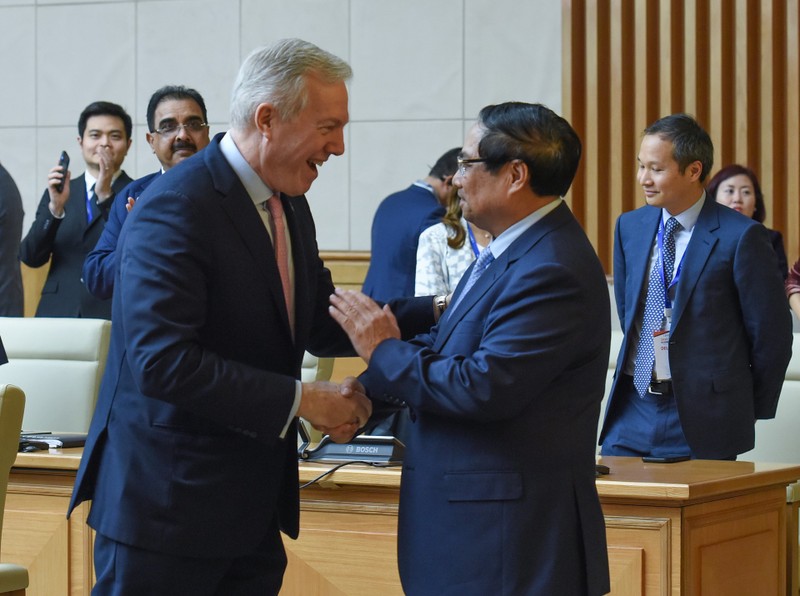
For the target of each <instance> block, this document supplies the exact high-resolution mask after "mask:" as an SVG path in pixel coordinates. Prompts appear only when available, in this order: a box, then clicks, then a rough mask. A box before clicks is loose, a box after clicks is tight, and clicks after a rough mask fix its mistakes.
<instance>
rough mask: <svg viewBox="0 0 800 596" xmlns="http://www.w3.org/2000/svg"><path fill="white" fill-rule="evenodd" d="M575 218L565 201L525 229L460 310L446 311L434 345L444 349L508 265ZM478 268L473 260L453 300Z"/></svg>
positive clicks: (494, 264)
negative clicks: (445, 344)
mask: <svg viewBox="0 0 800 596" xmlns="http://www.w3.org/2000/svg"><path fill="white" fill-rule="evenodd" d="M572 218H573V216H572V212H571V211H570V210H569V207H567V204H566V203H562V204H561V205H559V206H558V207H557V208H556V209H554V210H553V211H552V212H550V213H548V214H547V215H545V216H544V217H543V218H542V219H540V220H539V221H537V222H536V223H535V224H533V225H532V226H531V227H530V228H528V229H527V230H525V231H524V232H523V233H522V235H521V236H520V237H519V238H517V239H516V240H514V242H512V243H511V246H509V247H508V248H507V249H506V250H505V251H504V252H503V254H501V255H500V256H499V257H496V258H495V260H494V262H493V263H492V264H491V265H489V266H488V267H487V268H486V270H485V271H484V272H483V275H481V276H480V278H478V281H476V282H475V285H473V286H472V287H471V288H470V290H469V293H468V294H466V295H465V296H464V298H462V299H461V302H460V304H458V306H457V307H456V309H455V310H454V311H452V312H448V313H447V314H446V316H445V318H444V320H443V321H442V322H441V323H440V324H439V329H438V332H437V336H436V342H435V344H434V346H433V349H434V350H436V351H438V350H439V349H440V348H441V346H442V345H443V344H444V343H445V342H446V341H447V339H448V338H449V337H450V334H451V333H452V332H453V330H454V329H455V327H456V326H457V325H458V323H459V321H461V320H462V319H463V318H464V316H465V315H466V314H467V313H468V312H469V311H470V310H472V308H473V307H474V306H475V305H476V304H477V303H478V302H480V301H481V300H482V299H483V297H484V296H485V295H486V292H488V291H489V289H490V288H491V287H492V286H493V285H494V284H495V283H497V281H498V280H499V279H500V278H501V277H502V276H503V274H504V273H505V272H506V271H507V270H508V268H509V267H511V266H512V265H513V264H514V262H515V261H517V260H518V259H519V258H520V257H521V256H522V255H524V254H526V253H528V252H529V251H530V250H532V249H533V247H534V246H535V245H536V243H537V242H539V240H541V239H542V238H543V237H544V236H545V235H547V234H548V233H550V232H551V231H553V230H555V229H557V228H559V227H561V226H562V225H564V224H565V223H567V222H568V221H569V220H570V219H572ZM474 267H475V262H473V263H472V265H470V267H469V269H468V270H467V271H466V273H464V276H463V277H462V278H461V281H459V283H458V289H457V292H456V294H455V295H454V296H453V300H455V299H456V296H457V295H458V293H460V292H461V291H463V287H464V285H465V284H466V281H467V279H469V276H470V275H471V273H472V269H473V268H474Z"/></svg>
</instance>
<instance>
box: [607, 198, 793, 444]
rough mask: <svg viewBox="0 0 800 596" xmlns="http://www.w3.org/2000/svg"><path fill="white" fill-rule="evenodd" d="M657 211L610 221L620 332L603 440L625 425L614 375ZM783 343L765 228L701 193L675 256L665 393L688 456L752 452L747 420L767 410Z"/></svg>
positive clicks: (783, 311)
mask: <svg viewBox="0 0 800 596" xmlns="http://www.w3.org/2000/svg"><path fill="white" fill-rule="evenodd" d="M660 217H661V209H660V208H656V207H650V206H645V207H642V208H640V209H637V210H636V211H632V212H629V213H624V214H622V215H621V216H620V217H619V219H618V220H617V226H616V232H615V239H614V291H615V294H616V301H617V311H618V314H619V320H620V323H621V325H622V329H623V331H624V332H625V338H624V340H623V342H622V346H621V349H620V352H619V357H618V358H617V370H616V374H615V380H614V384H613V386H612V388H611V394H610V397H609V400H608V405H607V407H606V419H605V421H604V424H603V430H602V432H601V435H600V442H601V443H602V442H603V441H604V440H605V438H606V435H607V434H608V432H609V428H610V427H611V425H612V423H614V422H615V421H616V420H618V419H620V418H621V420H622V423H623V424H624V423H625V416H626V408H625V407H624V405H625V403H626V399H625V398H624V396H622V395H621V390H620V387H621V386H622V384H621V383H620V378H621V375H622V370H623V369H624V366H625V362H626V360H627V358H628V355H629V350H630V349H631V345H630V343H629V338H630V332H631V329H632V328H633V325H634V322H635V320H636V317H637V316H638V317H641V313H642V308H643V304H644V285H645V284H644V280H645V279H646V277H647V276H648V275H649V269H650V254H651V248H652V246H653V239H654V237H655V234H656V229H657V227H658V222H659V218H660ZM791 348H792V323H791V316H790V314H789V307H788V305H787V303H786V298H785V296H784V293H783V280H782V279H781V277H780V276H779V275H778V268H777V265H776V256H775V252H774V251H773V249H772V247H771V245H770V240H769V237H768V234H767V229H766V228H765V227H764V226H762V225H761V224H759V223H758V222H756V221H753V220H751V219H749V218H747V217H746V216H743V215H741V214H739V213H736V212H735V211H732V210H731V209H728V208H727V207H724V206H722V205H718V204H717V203H716V202H714V200H712V199H706V200H705V204H704V205H703V207H702V210H701V211H700V214H699V217H698V219H697V223H696V224H695V227H694V231H693V232H692V237H691V240H690V241H689V245H688V246H687V247H686V252H685V254H684V257H683V263H682V269H681V274H680V280H679V282H678V283H677V286H676V293H675V297H674V300H673V312H672V327H671V335H670V345H669V362H670V368H671V371H672V383H673V393H674V396H675V400H676V402H677V410H678V415H679V418H680V423H681V427H682V429H683V434H684V435H685V438H686V441H687V442H688V445H689V447H690V449H691V452H692V455H693V456H694V457H698V458H703V459H720V458H728V457H732V456H734V455H736V454H739V453H743V452H745V451H749V450H750V449H752V448H753V445H754V441H755V429H754V421H755V420H756V419H757V418H773V417H774V416H775V410H776V408H777V405H778V397H779V396H780V392H781V386H782V385H783V378H784V374H785V372H786V367H787V365H788V363H789V359H790V357H791ZM622 428H624V426H623V427H622Z"/></svg>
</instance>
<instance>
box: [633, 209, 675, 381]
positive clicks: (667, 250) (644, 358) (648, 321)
mask: <svg viewBox="0 0 800 596" xmlns="http://www.w3.org/2000/svg"><path fill="white" fill-rule="evenodd" d="M679 227H680V224H679V223H678V220H677V219H675V218H674V217H670V218H669V219H668V220H667V224H666V226H665V227H664V243H663V248H662V255H661V258H663V259H664V279H665V280H666V285H667V286H669V284H670V282H671V281H672V269H673V268H674V267H675V235H674V234H675V231H676V230H677V229H678V228H679ZM661 258H658V259H656V262H655V264H654V265H653V268H652V269H651V270H650V281H649V282H648V284H647V299H646V300H645V303H644V318H643V319H642V333H641V335H640V336H639V348H638V349H637V350H636V361H635V363H634V370H633V386H634V387H636V391H638V392H639V395H642V396H643V395H644V394H645V393H647V388H648V387H649V386H650V381H651V380H652V377H653V364H654V362H655V353H654V352H653V332H654V331H657V330H658V329H660V328H661V321H662V319H663V317H664V302H665V301H664V298H665V296H666V294H665V287H664V281H662V279H661V273H660V271H659V267H661Z"/></svg>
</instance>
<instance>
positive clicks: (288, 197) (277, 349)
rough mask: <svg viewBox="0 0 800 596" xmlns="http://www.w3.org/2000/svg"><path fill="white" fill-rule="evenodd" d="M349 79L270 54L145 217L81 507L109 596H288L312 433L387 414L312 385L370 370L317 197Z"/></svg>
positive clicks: (240, 85)
mask: <svg viewBox="0 0 800 596" xmlns="http://www.w3.org/2000/svg"><path fill="white" fill-rule="evenodd" d="M350 76H351V70H350V67H349V66H348V65H347V63H346V62H344V61H343V60H341V59H339V58H337V57H335V56H333V55H331V54H329V53H328V52H325V51H324V50H321V49H320V48H318V47H316V46H315V45H312V44H310V43H307V42H304V41H301V40H297V39H289V40H282V41H279V42H277V43H275V44H274V45H273V46H271V47H267V48H259V49H257V50H255V51H254V52H253V53H252V54H250V56H248V58H247V59H246V60H245V62H244V64H243V65H242V67H241V69H240V71H239V75H238V77H237V79H236V83H235V85H234V90H233V94H232V102H231V124H232V127H231V129H230V130H229V131H228V132H225V133H221V134H218V135H217V136H216V137H214V139H213V140H212V141H211V143H210V144H209V145H208V146H207V147H206V148H205V149H204V150H203V151H200V152H198V153H197V154H196V155H194V156H192V157H190V158H189V159H186V160H185V161H183V162H182V163H181V164H180V165H179V166H178V167H175V168H172V169H170V170H168V171H167V172H165V173H164V174H163V175H161V176H160V177H159V178H158V180H156V181H155V182H153V183H152V184H151V185H150V186H149V187H148V189H147V191H146V192H145V193H144V194H142V196H141V197H140V198H139V199H138V200H137V202H136V206H135V207H134V208H133V209H132V210H131V212H130V214H129V215H128V218H127V220H126V222H125V225H124V226H123V228H122V233H121V234H120V239H119V248H118V249H117V256H116V259H117V262H118V271H117V277H116V284H115V289H114V296H113V304H114V316H113V321H112V327H111V329H112V331H111V334H112V336H111V346H110V349H109V355H108V364H107V366H106V373H105V377H104V379H103V383H102V386H101V389H100V395H99V397H98V401H97V407H96V409H95V414H94V418H93V420H92V425H91V428H90V430H89V436H88V438H87V441H86V448H85V450H84V455H83V458H82V460H81V467H80V469H79V471H78V476H77V478H76V483H75V492H74V494H73V500H72V503H71V507H70V510H71V508H72V507H74V506H75V505H76V504H77V503H80V502H81V501H84V500H89V499H90V500H92V506H91V512H90V514H89V519H88V522H89V525H91V527H92V528H94V529H95V530H96V532H97V534H96V536H97V538H96V541H95V556H94V560H95V568H96V572H97V585H96V586H95V593H96V594H148V595H150V596H158V595H173V594H192V595H194V596H202V595H211V594H219V595H223V594H225V595H227V594H277V593H278V590H279V589H280V585H281V582H282V577H283V571H284V568H285V566H286V554H285V552H284V548H283V543H282V539H281V535H280V531H281V530H282V531H283V532H285V533H286V534H287V535H289V536H290V537H297V534H298V526H299V498H298V484H299V483H298V471H297V442H296V437H297V430H296V429H297V426H296V420H295V417H296V416H302V417H303V418H305V419H306V420H308V421H310V422H311V423H312V424H313V425H315V426H316V427H317V428H319V429H321V430H324V431H325V432H327V433H328V434H330V435H331V437H332V438H333V439H334V440H339V441H346V440H348V439H349V438H350V437H352V436H353V434H354V433H355V431H356V429H357V428H359V427H361V426H362V425H363V424H364V422H365V421H366V419H367V417H368V416H369V415H370V413H371V406H370V403H369V401H368V400H367V399H366V397H365V396H364V395H363V394H361V393H359V392H358V387H357V383H355V382H353V381H350V382H348V383H346V384H345V385H344V386H341V387H340V386H339V385H336V384H334V383H324V382H314V383H301V382H300V381H299V380H298V379H299V375H300V369H301V363H302V359H303V353H304V351H305V350H309V351H310V352H312V353H315V354H317V355H320V356H329V355H337V354H341V353H342V351H344V350H347V351H352V345H351V344H350V342H349V340H348V339H347V336H346V335H345V334H344V333H343V332H342V330H341V329H340V328H339V327H338V325H337V324H336V323H335V322H334V321H333V320H332V319H331V318H330V316H329V315H328V310H327V304H328V296H329V295H330V293H331V292H332V291H333V283H332V281H331V277H330V272H329V271H328V270H327V269H325V267H324V266H323V264H322V261H321V259H320V258H319V253H318V251H317V243H316V238H315V228H314V221H313V218H312V216H311V210H310V208H309V205H308V202H307V201H306V199H305V197H304V196H303V195H304V193H305V192H306V191H308V189H309V188H310V187H311V185H312V183H313V182H314V180H315V179H316V178H317V176H318V169H319V167H320V165H322V164H324V163H325V162H326V161H327V160H328V159H329V158H331V157H335V156H339V155H341V154H342V153H343V152H344V149H345V147H344V127H345V125H346V124H347V122H348V119H349V116H348V105H347V87H346V85H345V81H346V80H347V79H349V78H350ZM417 305H418V307H419V312H420V326H421V325H430V324H431V323H432V321H433V305H432V302H431V301H430V299H420V301H418V303H417ZM423 313H426V314H427V316H423ZM412 332H413V330H412Z"/></svg>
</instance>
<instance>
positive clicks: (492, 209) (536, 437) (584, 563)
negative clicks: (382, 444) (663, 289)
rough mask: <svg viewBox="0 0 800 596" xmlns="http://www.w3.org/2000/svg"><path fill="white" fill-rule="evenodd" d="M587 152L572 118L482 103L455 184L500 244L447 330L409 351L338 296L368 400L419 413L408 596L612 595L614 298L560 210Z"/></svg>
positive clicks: (356, 302)
mask: <svg viewBox="0 0 800 596" xmlns="http://www.w3.org/2000/svg"><path fill="white" fill-rule="evenodd" d="M580 155H581V143H580V140H579V139H578V136H577V135H576V134H575V131H574V130H573V129H572V127H571V126H570V125H569V123H567V122H566V120H564V119H563V118H560V117H559V116H557V115H556V114H555V113H553V112H552V111H550V110H549V109H547V108H546V107H544V106H542V105H532V104H522V103H507V104H501V105H496V106H488V107H486V108H484V109H483V110H481V112H480V115H479V117H478V122H477V123H476V124H475V125H474V126H473V127H472V128H471V129H470V131H469V132H468V134H467V137H466V142H465V144H464V147H463V149H462V152H461V156H460V159H459V164H460V168H459V170H458V173H457V174H456V176H455V178H454V180H453V184H454V185H455V186H456V187H457V188H458V189H459V190H458V193H459V196H460V198H461V206H462V209H463V213H464V217H466V218H467V220H469V221H471V222H473V223H475V225H477V226H479V227H480V228H482V229H484V230H487V231H488V232H490V233H491V234H492V236H493V237H494V240H493V241H492V242H491V244H489V247H488V248H487V249H485V250H484V251H483V253H482V254H481V258H479V259H478V260H477V261H476V262H475V263H474V264H473V266H472V267H471V268H470V269H469V270H468V271H467V272H466V273H465V274H464V276H463V277H462V279H461V282H460V283H459V285H458V287H457V288H456V290H455V292H454V295H453V298H452V301H451V303H450V306H448V307H447V310H446V311H445V313H444V315H443V316H442V318H441V319H440V320H439V323H438V325H437V326H436V327H434V328H433V329H431V330H430V332H429V333H426V334H423V335H420V336H418V337H416V338H415V339H413V340H412V341H410V342H403V341H401V340H400V339H399V337H400V334H399V332H398V329H397V326H396V325H395V323H394V320H393V316H392V313H391V310H390V309H389V308H388V307H384V308H383V309H381V308H379V307H378V306H377V305H375V303H373V302H372V301H371V300H370V299H369V298H367V297H366V296H364V295H363V294H360V293H356V292H345V291H338V290H337V293H336V295H334V296H332V297H331V302H332V308H333V311H332V312H333V314H334V318H335V319H336V320H337V321H339V322H340V324H342V325H343V327H344V328H345V330H346V331H347V332H348V334H350V337H351V339H352V340H353V345H354V346H355V348H356V350H357V352H358V353H359V355H360V356H362V358H364V360H366V361H367V362H368V364H369V366H368V369H367V371H366V372H365V373H364V375H362V377H360V380H361V381H362V382H363V385H364V387H366V389H367V391H368V393H369V396H370V398H371V399H373V400H378V401H388V402H393V403H395V404H398V405H399V404H406V405H407V406H408V407H409V409H410V411H411V419H412V421H413V423H412V424H411V425H410V428H409V442H408V445H407V451H406V458H405V461H404V464H403V482H402V485H401V489H400V491H401V492H400V512H399V525H398V559H399V569H400V579H401V580H402V583H403V589H404V590H405V592H406V593H407V594H412V595H414V596H418V595H426V594H430V595H436V596H442V595H448V594H452V595H456V594H497V595H508V596H512V595H513V596H516V595H519V594H559V595H576V596H577V595H585V594H591V595H594V594H605V593H606V592H608V590H609V577H608V559H607V554H606V539H605V525H604V521H603V515H602V511H601V509H600V502H599V499H598V496H597V491H596V489H595V437H596V432H597V421H598V418H599V415H600V402H601V400H602V398H603V392H604V384H605V376H606V369H607V367H608V351H609V343H610V335H611V322H610V316H609V303H608V290H607V287H606V280H605V275H604V273H603V268H602V266H601V265H600V262H599V260H598V258H597V255H596V254H595V252H594V249H593V248H592V245H591V244H590V243H589V240H588V239H587V238H586V235H585V233H584V232H583V230H582V229H581V227H580V225H579V224H578V222H577V220H576V219H575V217H574V216H573V215H572V213H571V212H570V210H569V208H568V207H567V205H566V203H565V202H564V201H563V199H561V198H560V197H561V195H563V194H565V193H566V192H567V190H568V189H569V186H570V184H571V183H572V179H573V177H574V176H575V171H576V169H577V167H578V163H579V161H580ZM487 251H488V252H487ZM484 253H487V254H486V256H484ZM481 270H482V273H480V275H478V272H480V271H481ZM376 405H377V402H376Z"/></svg>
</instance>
